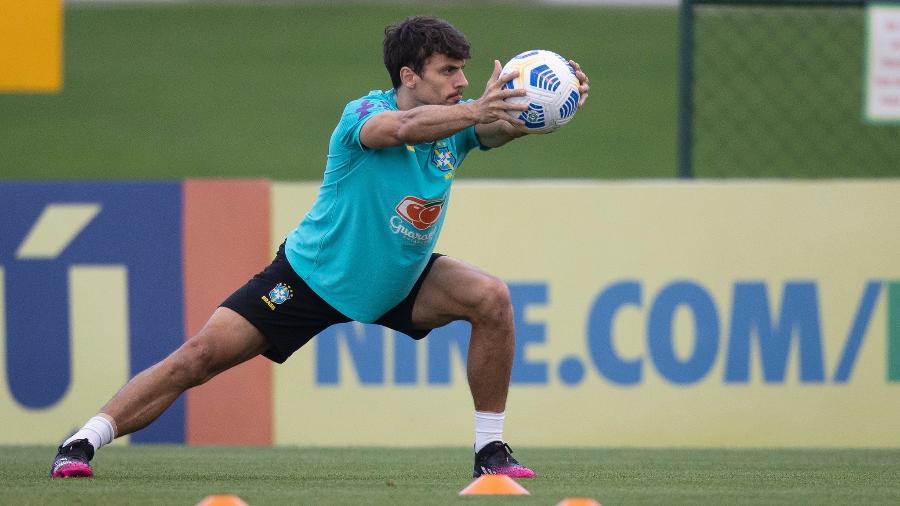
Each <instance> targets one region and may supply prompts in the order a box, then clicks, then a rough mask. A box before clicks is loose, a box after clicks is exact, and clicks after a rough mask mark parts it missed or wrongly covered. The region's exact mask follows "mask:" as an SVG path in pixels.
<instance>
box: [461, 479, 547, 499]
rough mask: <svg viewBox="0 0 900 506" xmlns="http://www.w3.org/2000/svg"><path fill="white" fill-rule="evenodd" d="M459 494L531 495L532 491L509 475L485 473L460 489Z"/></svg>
mask: <svg viewBox="0 0 900 506" xmlns="http://www.w3.org/2000/svg"><path fill="white" fill-rule="evenodd" d="M459 495H531V492H529V491H527V490H525V487H523V486H522V485H519V484H518V483H516V480H514V479H512V478H510V477H509V476H506V475H502V474H483V475H481V476H480V477H479V478H477V479H476V480H475V481H473V482H472V483H469V486H467V487H466V488H464V489H462V490H460V491H459Z"/></svg>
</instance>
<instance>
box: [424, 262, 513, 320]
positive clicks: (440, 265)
mask: <svg viewBox="0 0 900 506" xmlns="http://www.w3.org/2000/svg"><path fill="white" fill-rule="evenodd" d="M498 281H499V280H498V279H497V278H496V277H495V276H493V275H491V274H488V273H487V272H485V271H483V270H481V269H479V268H477V267H475V266H473V265H471V264H469V263H466V262H464V261H462V260H458V259H455V258H451V257H448V256H442V257H440V258H438V259H437V260H435V262H434V265H433V266H432V267H431V271H430V272H429V273H428V276H427V277H426V278H425V281H424V282H423V283H422V289H421V290H420V291H419V294H418V296H417V297H416V302H415V304H414V305H413V316H412V319H413V323H414V324H415V325H416V326H417V327H421V328H437V327H441V326H444V325H447V324H448V323H450V322H453V321H456V320H465V319H468V316H469V315H470V314H471V311H472V309H473V308H474V307H476V306H477V305H478V303H479V302H480V301H481V300H482V299H483V298H484V293H485V292H484V291H485V289H486V288H487V287H488V286H492V285H496V283H497V282H498Z"/></svg>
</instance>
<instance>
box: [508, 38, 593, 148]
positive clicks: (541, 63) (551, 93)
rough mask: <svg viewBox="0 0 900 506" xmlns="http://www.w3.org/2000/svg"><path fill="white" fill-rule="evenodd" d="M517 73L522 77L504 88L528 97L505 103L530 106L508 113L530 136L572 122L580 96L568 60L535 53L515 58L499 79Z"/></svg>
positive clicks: (541, 52) (549, 52)
mask: <svg viewBox="0 0 900 506" xmlns="http://www.w3.org/2000/svg"><path fill="white" fill-rule="evenodd" d="M514 70H518V71H519V76H518V77H516V78H515V79H513V80H511V81H508V82H507V83H506V85H505V86H504V88H508V89H522V88H524V89H525V92H526V94H525V96H524V97H510V98H507V99H506V100H508V101H509V102H513V103H523V102H524V103H527V104H528V110H527V111H509V115H510V116H512V117H513V118H517V119H521V120H522V121H524V122H525V130H526V131H527V132H528V133H532V134H546V133H550V132H552V131H554V130H556V129H557V128H559V127H561V126H563V125H565V124H566V123H568V122H569V121H571V120H572V118H573V117H574V116H575V111H576V110H578V99H579V98H581V94H580V93H579V92H578V78H577V77H575V69H574V68H572V66H571V65H569V62H568V60H566V59H565V58H563V57H562V56H560V55H558V54H556V53H554V52H553V51H546V50H543V49H535V50H531V51H525V52H524V53H519V54H518V55H516V56H515V57H514V58H513V59H512V60H510V61H509V63H507V64H506V65H505V66H504V67H503V70H502V71H501V72H500V75H503V74H508V73H510V72H512V71H514Z"/></svg>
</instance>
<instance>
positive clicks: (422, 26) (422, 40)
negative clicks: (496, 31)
mask: <svg viewBox="0 0 900 506" xmlns="http://www.w3.org/2000/svg"><path fill="white" fill-rule="evenodd" d="M435 53H440V54H445V55H447V56H449V57H451V58H456V59H459V60H468V59H469V57H470V56H469V41H467V40H466V36H465V35H463V34H462V33H461V32H460V31H459V30H457V29H456V28H454V27H453V25H451V24H450V23H448V22H446V21H444V20H443V19H439V18H435V17H430V16H413V17H409V18H406V19H405V20H403V21H401V22H400V23H397V24H394V25H390V26H388V27H386V28H385V29H384V66H385V67H387V71H388V74H390V75H391V83H392V84H393V85H394V88H399V87H400V69H401V68H403V67H409V68H411V69H412V70H413V72H415V73H416V74H418V75H420V76H421V75H422V69H423V68H424V67H425V61H426V60H427V59H428V57H430V56H431V55H433V54H435Z"/></svg>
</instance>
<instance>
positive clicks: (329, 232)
mask: <svg viewBox="0 0 900 506" xmlns="http://www.w3.org/2000/svg"><path fill="white" fill-rule="evenodd" d="M395 110H397V99H396V93H395V91H394V90H389V91H378V90H376V91H372V92H370V93H369V94H368V95H366V96H365V97H362V98H359V99H357V100H354V101H352V102H350V103H349V104H347V106H346V107H345V108H344V112H343V115H342V116H341V120H340V122H339V123H338V125H337V127H336V128H335V130H334V132H333V133H332V135H331V141H330V143H329V148H328V160H327V162H326V165H325V175H324V179H323V181H322V186H321V187H320V189H319V195H318V197H317V199H316V201H315V203H314V204H313V206H312V209H310V211H309V212H308V213H307V214H306V215H305V216H304V217H303V219H302V221H301V222H300V224H299V225H298V226H297V228H296V229H294V230H293V232H291V233H290V234H289V235H288V238H287V241H286V244H285V254H286V256H287V259H288V261H289V262H290V264H291V266H292V267H293V268H294V270H295V271H296V272H297V274H298V275H299V276H300V277H302V278H303V279H304V281H306V283H307V284H308V285H309V286H310V288H312V289H313V290H314V291H315V292H316V293H317V294H318V295H319V296H320V297H322V298H323V299H324V300H325V301H326V302H328V303H329V304H331V305H332V306H333V307H334V308H335V309H337V310H338V311H340V312H341V313H343V314H344V315H346V316H347V317H349V318H352V319H354V320H357V321H360V322H364V323H369V322H373V321H375V320H377V319H378V318H379V317H380V316H381V315H383V314H384V313H386V312H387V311H388V310H389V309H391V308H392V307H394V306H395V305H397V304H398V303H399V302H400V301H402V300H403V299H404V298H405V297H406V296H407V294H408V293H409V291H410V290H411V289H412V287H413V285H414V284H415V282H416V280H417V279H418V277H419V275H420V274H421V273H422V271H423V270H424V269H425V266H426V264H427V263H428V260H429V258H430V257H431V254H432V252H433V251H434V245H435V243H436V242H437V239H438V235H439V234H440V231H441V227H442V226H443V223H444V216H445V215H446V209H447V204H448V203H449V199H450V187H451V184H452V183H453V179H454V176H455V174H456V171H457V169H458V168H459V165H460V164H461V163H462V161H463V160H464V159H465V157H466V154H467V153H468V152H469V151H470V150H472V149H473V148H476V147H480V144H479V142H478V139H477V137H476V135H475V127H474V126H471V127H468V128H465V129H463V130H461V131H459V132H457V133H456V134H454V135H452V136H450V137H448V138H446V139H441V140H438V141H436V142H429V143H423V144H416V145H412V146H411V145H402V146H393V147H388V148H383V149H370V148H367V147H365V146H363V144H362V143H361V142H360V138H359V133H360V130H361V129H362V126H363V125H364V124H365V122H366V121H368V120H369V119H371V118H372V117H374V116H375V115H377V114H379V113H382V112H384V111H395Z"/></svg>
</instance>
